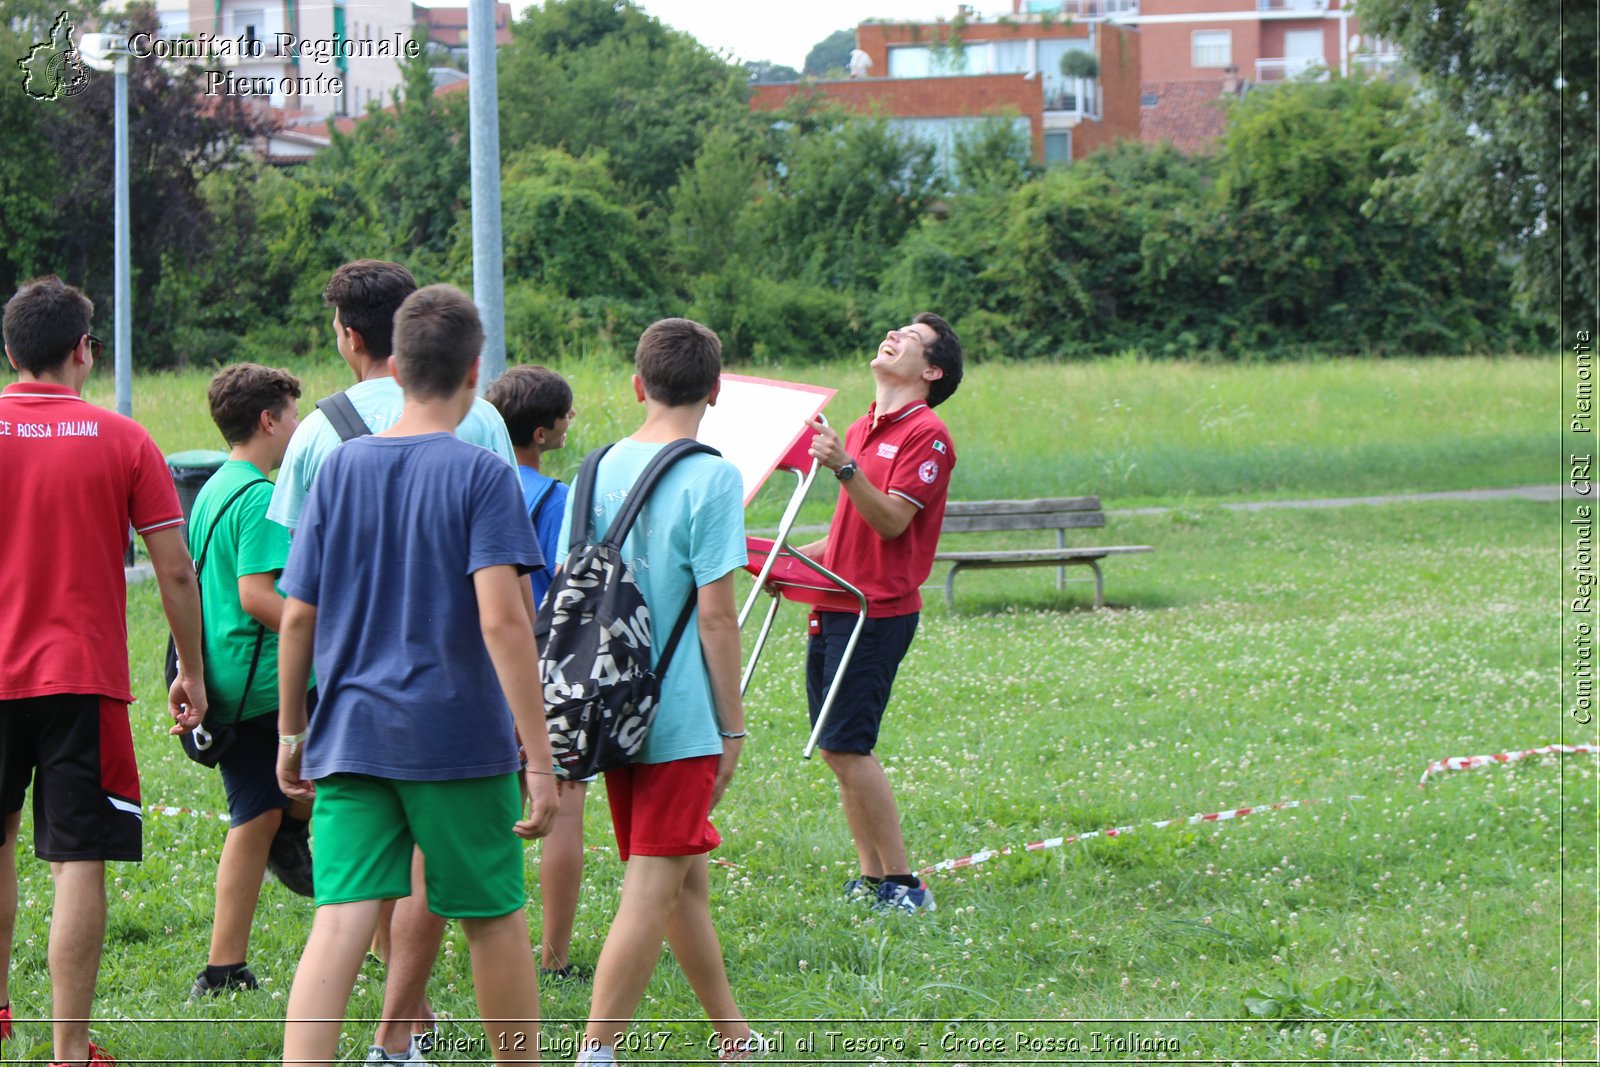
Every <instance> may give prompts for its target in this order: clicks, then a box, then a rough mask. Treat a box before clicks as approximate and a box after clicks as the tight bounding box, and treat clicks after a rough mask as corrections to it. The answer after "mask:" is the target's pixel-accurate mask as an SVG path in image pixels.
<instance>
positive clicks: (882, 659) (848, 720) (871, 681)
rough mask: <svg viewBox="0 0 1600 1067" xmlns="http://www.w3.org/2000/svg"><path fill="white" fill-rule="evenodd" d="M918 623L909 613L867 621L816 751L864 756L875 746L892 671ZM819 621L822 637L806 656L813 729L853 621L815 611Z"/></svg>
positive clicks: (849, 617)
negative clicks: (851, 753) (853, 753)
mask: <svg viewBox="0 0 1600 1067" xmlns="http://www.w3.org/2000/svg"><path fill="white" fill-rule="evenodd" d="M917 618H918V614H917V613H916V612H912V613H911V614H910V615H893V616H890V617H889V618H885V619H868V620H867V623H866V625H865V626H863V627H862V628H861V637H860V639H859V640H857V641H856V648H855V652H854V653H852V654H851V656H850V667H849V670H847V671H846V672H845V676H844V681H843V682H841V683H840V685H839V695H838V696H836V697H835V698H834V700H833V707H832V709H830V710H829V712H828V722H827V725H826V726H824V727H823V730H822V735H821V736H820V737H819V738H818V739H817V746H818V747H819V748H824V749H827V750H828V751H829V752H855V753H858V754H860V755H867V754H869V753H871V751H872V750H873V749H874V748H876V747H877V744H878V725H879V724H880V723H881V722H882V721H883V709H884V708H886V707H888V706H889V690H890V689H891V688H892V687H893V686H894V676H895V672H896V671H898V670H899V669H900V661H901V660H902V659H903V658H905V654H906V650H907V649H909V648H910V647H911V639H912V638H913V637H915V636H916V633H917ZM817 621H818V623H819V624H820V626H821V632H820V633H817V634H814V635H813V636H812V638H811V647H810V648H809V649H808V650H807V655H806V701H807V703H808V704H809V705H810V709H811V725H812V726H813V727H815V726H816V724H817V713H818V712H820V711H821V710H822V700H823V698H824V697H825V696H827V694H828V686H829V684H830V683H831V682H832V681H833V676H834V674H835V673H836V672H837V671H838V669H839V661H840V660H841V659H843V658H844V649H845V645H847V644H848V643H849V641H850V631H851V630H853V629H854V628H855V625H856V616H854V615H850V614H845V613H842V612H836V611H819V612H818V613H817Z"/></svg>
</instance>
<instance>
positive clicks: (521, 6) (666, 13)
mask: <svg viewBox="0 0 1600 1067" xmlns="http://www.w3.org/2000/svg"><path fill="white" fill-rule="evenodd" d="M512 2H513V6H514V9H515V10H516V12H517V13H518V14H521V13H522V11H523V10H525V9H526V8H527V7H528V6H530V5H528V4H526V3H519V2H517V0H512ZM636 2H637V3H638V5H639V6H640V7H642V8H643V9H644V10H646V11H648V12H649V13H650V14H652V15H654V16H655V17H656V18H658V19H660V20H661V21H662V22H664V23H666V24H667V25H668V26H671V27H673V28H674V29H678V30H683V31H684V32H685V33H689V34H692V35H693V36H695V37H696V38H698V39H699V40H700V43H701V44H704V45H705V46H706V47H707V48H710V49H713V50H715V51H722V52H727V53H730V54H731V55H732V56H733V57H734V58H735V59H737V60H740V61H744V60H762V59H767V60H771V61H772V62H774V63H782V64H784V65H785V66H790V67H793V68H794V69H796V70H799V69H800V68H801V67H802V66H803V65H804V64H805V60H806V53H807V52H809V51H811V48H812V46H813V45H815V44H816V43H817V42H818V41H820V40H822V39H823V38H824V37H826V36H828V34H830V33H833V32H834V31H835V30H843V29H854V28H855V27H856V24H857V23H860V22H865V21H866V20H867V19H871V18H886V19H918V20H926V21H929V22H931V21H933V20H934V19H935V18H941V17H942V18H945V19H950V18H952V17H954V15H955V13H956V7H957V5H958V0H636ZM973 6H974V7H976V8H977V9H978V10H979V11H980V12H983V13H985V14H991V13H996V12H1009V11H1010V10H1011V4H1010V2H1009V0H979V2H977V3H974V4H973ZM873 73H874V74H882V73H883V72H882V71H873Z"/></svg>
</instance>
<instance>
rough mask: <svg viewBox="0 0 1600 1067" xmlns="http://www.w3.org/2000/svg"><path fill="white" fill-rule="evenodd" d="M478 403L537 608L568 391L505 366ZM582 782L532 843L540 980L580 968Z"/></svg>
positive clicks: (540, 370) (565, 794)
mask: <svg viewBox="0 0 1600 1067" xmlns="http://www.w3.org/2000/svg"><path fill="white" fill-rule="evenodd" d="M484 399H486V400H488V401H489V403H491V404H493V405H494V406H495V409H496V410H497V411H499V412H500V417H501V418H503V419H505V421H506V430H507V432H508V433H510V435H511V447H512V449H513V451H515V452H516V454H517V473H518V474H520V475H521V476H522V503H523V506H524V507H526V508H527V511H528V519H529V521H531V522H532V523H533V529H534V533H535V534H536V535H537V536H538V538H539V550H540V551H542V552H543V553H544V559H545V567H544V569H543V570H537V571H534V572H533V573H532V574H530V575H529V576H528V578H529V580H530V581H531V582H532V585H533V602H534V603H535V604H538V605H543V604H544V597H545V592H546V591H547V590H548V589H549V588H550V575H551V573H552V572H553V571H554V570H555V569H556V568H557V567H559V566H560V565H561V562H562V560H563V559H564V558H565V557H566V554H567V553H566V546H565V545H563V544H561V543H560V540H559V535H560V533H561V516H562V514H563V513H564V512H565V511H566V509H567V484H566V483H565V482H562V481H558V480H557V479H555V478H552V477H550V476H549V475H547V474H545V473H544V470H543V468H542V464H543V461H544V455H545V453H546V452H554V451H556V450H557V449H560V448H564V447H565V446H566V443H567V429H568V428H569V427H570V426H571V425H572V420H573V418H574V415H575V413H574V412H573V410H572V386H570V385H568V384H567V380H566V379H565V378H563V377H561V375H559V374H557V373H556V372H555V371H553V370H550V369H549V368H547V367H530V366H523V367H512V368H511V369H509V370H507V371H506V372H505V373H504V374H502V375H500V377H498V378H496V379H495V380H494V384H493V385H491V386H490V387H489V392H488V393H487V394H485V397H484ZM589 781H590V779H585V780H583V781H579V782H569V783H568V784H567V785H566V787H565V788H563V789H562V790H561V799H560V801H559V807H558V811H557V813H556V824H555V826H554V827H553V828H552V829H551V831H550V833H549V835H548V836H546V837H545V839H544V841H542V842H541V843H540V845H539V904H540V908H539V913H540V923H541V925H542V927H543V929H542V930H541V934H540V938H539V941H540V950H539V956H540V959H539V975H540V977H542V978H553V979H579V980H583V979H585V978H587V977H588V975H589V973H591V972H590V971H589V969H588V968H584V967H581V966H580V967H574V966H573V964H572V961H571V959H570V958H569V955H568V954H569V953H570V951H571V949H572V924H573V922H574V920H576V918H577V915H578V894H579V892H580V890H581V889H582V888H583V802H584V798H585V796H586V795H587V793H588V791H589Z"/></svg>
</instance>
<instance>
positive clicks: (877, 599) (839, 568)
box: [822, 400, 956, 619]
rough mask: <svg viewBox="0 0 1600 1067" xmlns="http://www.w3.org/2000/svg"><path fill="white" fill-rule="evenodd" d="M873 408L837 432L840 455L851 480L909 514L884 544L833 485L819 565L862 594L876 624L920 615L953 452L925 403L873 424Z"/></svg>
mask: <svg viewBox="0 0 1600 1067" xmlns="http://www.w3.org/2000/svg"><path fill="white" fill-rule="evenodd" d="M876 408H877V405H876V404H874V405H873V406H872V407H869V408H868V409H867V413H866V415H865V416H863V417H862V418H860V419H857V420H856V422H855V424H854V425H853V426H851V427H850V429H849V430H848V431H847V432H846V433H845V435H844V447H845V451H846V452H847V453H849V455H850V457H851V458H852V459H854V460H855V461H856V464H857V466H859V467H860V468H861V469H860V470H859V471H858V472H857V474H856V477H857V478H865V479H867V481H869V482H871V483H872V484H873V485H874V486H876V487H877V488H879V489H881V490H883V491H884V492H886V493H892V494H893V495H895V496H898V497H900V498H902V499H904V500H909V501H910V502H911V503H913V504H915V505H916V507H917V510H916V514H914V515H912V516H911V523H910V525H908V526H907V527H906V528H905V529H904V530H903V531H901V533H900V536H899V537H896V538H894V539H892V540H887V541H886V540H884V539H883V538H882V537H880V536H879V535H878V533H877V531H875V530H873V528H872V527H871V526H870V525H868V524H867V520H866V519H864V518H862V517H861V513H860V512H858V511H856V508H855V505H854V504H853V503H851V501H850V494H849V493H848V492H847V491H846V489H845V488H844V486H840V487H839V506H838V508H837V510H836V511H835V512H834V516H833V525H832V527H830V528H829V530H828V550H827V552H826V553H825V555H824V557H823V561H822V563H823V566H825V567H827V568H828V569H829V570H832V571H835V572H836V573H838V574H839V576H840V577H842V578H844V579H846V580H847V581H849V582H850V583H851V584H852V585H854V586H856V587H857V588H859V589H860V590H861V591H862V592H863V593H865V594H866V595H867V614H868V615H869V616H870V617H872V618H874V619H880V618H888V617H890V616H894V615H909V614H911V613H912V612H914V611H920V610H921V609H922V593H921V591H920V588H919V587H920V586H921V585H922V583H923V582H924V581H926V580H927V578H928V572H929V571H931V570H933V553H934V551H935V550H936V549H937V548H938V547H939V527H940V526H941V525H942V524H943V523H944V502H945V498H946V496H947V495H948V493H949V490H950V471H951V470H952V469H954V467H955V465H956V449H955V443H954V442H952V441H951V440H950V431H949V430H948V429H946V428H945V424H944V420H942V419H940V418H939V416H937V415H935V414H934V413H933V409H932V408H930V407H929V406H928V405H927V403H926V402H924V401H921V400H918V401H916V402H914V403H912V404H909V405H907V406H906V407H904V408H901V409H900V410H899V411H894V412H890V413H889V414H888V415H885V416H884V417H883V418H882V419H881V420H878V422H877V424H876V425H874V424H873V420H874V418H875V417H876Z"/></svg>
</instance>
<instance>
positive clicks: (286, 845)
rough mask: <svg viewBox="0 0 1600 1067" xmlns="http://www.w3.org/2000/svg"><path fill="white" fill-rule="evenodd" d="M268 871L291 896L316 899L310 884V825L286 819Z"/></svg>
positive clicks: (275, 839) (275, 837)
mask: <svg viewBox="0 0 1600 1067" xmlns="http://www.w3.org/2000/svg"><path fill="white" fill-rule="evenodd" d="M267 870H269V871H271V872H272V874H273V877H275V878H277V879H278V881H279V882H281V883H283V887H284V888H285V889H287V890H288V891H289V892H291V893H298V894H299V895H300V896H303V897H309V896H314V895H315V890H314V889H313V888H312V884H311V824H310V823H308V822H303V821H301V820H300V819H291V818H290V817H289V816H287V815H285V816H284V817H283V821H282V822H280V823H279V824H278V832H277V833H276V834H274V835H273V838H272V848H271V850H270V851H268V853H267Z"/></svg>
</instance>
